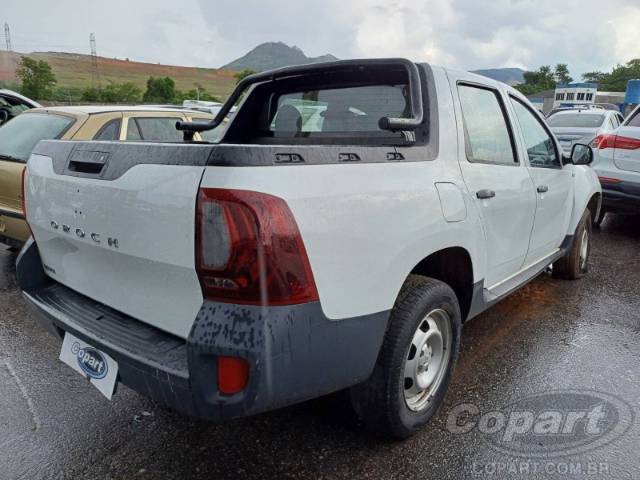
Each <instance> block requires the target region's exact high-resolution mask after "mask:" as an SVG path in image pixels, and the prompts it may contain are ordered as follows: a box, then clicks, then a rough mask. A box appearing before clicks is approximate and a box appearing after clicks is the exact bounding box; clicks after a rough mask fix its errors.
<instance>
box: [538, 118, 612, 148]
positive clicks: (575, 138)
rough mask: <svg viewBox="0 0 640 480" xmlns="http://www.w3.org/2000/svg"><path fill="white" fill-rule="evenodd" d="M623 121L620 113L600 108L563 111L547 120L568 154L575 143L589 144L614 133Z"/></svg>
mask: <svg viewBox="0 0 640 480" xmlns="http://www.w3.org/2000/svg"><path fill="white" fill-rule="evenodd" d="M623 121H624V117H623V116H622V114H621V113H620V112H615V111H613V110H605V109H598V108H589V109H570V110H561V111H558V112H556V113H554V114H553V115H551V116H550V117H549V118H547V123H548V124H549V126H550V127H551V130H552V131H553V133H555V134H556V137H558V140H559V141H560V145H561V146H562V149H563V150H564V151H565V152H567V153H569V152H570V151H571V148H572V147H573V145H574V144H575V143H584V144H588V143H589V142H591V140H593V139H594V138H595V137H597V136H598V135H602V134H607V133H611V132H613V131H614V130H615V129H617V128H618V127H619V126H620V124H621V123H622V122H623Z"/></svg>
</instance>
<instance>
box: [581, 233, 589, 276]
mask: <svg viewBox="0 0 640 480" xmlns="http://www.w3.org/2000/svg"><path fill="white" fill-rule="evenodd" d="M588 260H589V229H588V228H586V227H585V229H584V231H583V232H582V243H581V244H580V270H582V271H583V272H584V271H585V270H586V269H587V261H588Z"/></svg>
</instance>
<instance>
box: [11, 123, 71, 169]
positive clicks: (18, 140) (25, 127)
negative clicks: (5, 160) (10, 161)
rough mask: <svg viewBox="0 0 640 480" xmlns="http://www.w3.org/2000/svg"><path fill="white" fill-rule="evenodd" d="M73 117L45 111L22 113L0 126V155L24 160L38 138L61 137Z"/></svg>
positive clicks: (27, 157) (50, 138)
mask: <svg viewBox="0 0 640 480" xmlns="http://www.w3.org/2000/svg"><path fill="white" fill-rule="evenodd" d="M74 122H75V120H74V119H72V118H69V117H63V116H62V115H54V114H47V113H24V114H22V115H19V116H17V117H16V118H14V119H13V120H11V121H9V122H7V123H6V124H4V125H3V126H2V127H0V157H2V156H7V157H12V158H15V159H17V160H20V161H22V162H26V161H27V160H28V159H29V155H31V150H33V147H35V146H36V144H37V143H38V142H39V141H40V140H52V139H56V138H60V137H62V135H64V132H66V131H67V129H68V128H69V127H70V126H71V125H72V124H73V123H74Z"/></svg>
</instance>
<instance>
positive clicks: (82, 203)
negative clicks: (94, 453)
mask: <svg viewBox="0 0 640 480" xmlns="http://www.w3.org/2000/svg"><path fill="white" fill-rule="evenodd" d="M236 104H237V105H238V106H239V108H238V110H237V111H236V113H235V115H234V117H233V119H232V120H231V122H230V123H229V125H228V127H227V129H226V130H225V133H224V137H223V138H222V140H221V142H220V143H219V144H216V145H213V144H208V143H205V142H189V143H182V144H178V143H175V144H171V143H148V142H136V143H126V144H125V143H121V142H67V141H43V142H41V143H39V144H38V146H37V147H36V148H35V150H34V152H33V154H32V155H31V158H30V159H29V162H28V165H27V169H26V174H25V179H24V190H25V195H24V196H25V205H24V208H25V210H26V218H27V220H28V223H29V226H30V228H31V231H32V233H33V237H32V239H30V240H29V242H28V243H27V244H26V246H25V248H24V249H23V250H22V252H21V254H20V256H19V259H18V262H17V273H18V279H19V282H20V285H21V288H22V290H23V292H24V296H25V298H26V300H27V302H28V303H29V304H30V305H31V306H32V307H33V309H34V311H35V313H36V314H37V316H38V318H39V319H40V320H41V322H42V324H43V325H44V326H45V328H46V329H47V330H48V331H50V332H51V333H52V334H54V335H55V336H57V337H58V338H60V339H61V340H62V351H61V354H60V358H61V359H62V360H63V361H65V362H66V363H68V364H69V365H70V366H72V367H73V368H74V369H76V370H78V371H79V372H81V373H82V374H83V375H84V376H85V377H87V378H88V379H89V380H90V382H91V383H93V384H94V385H95V386H97V387H98V388H99V389H100V390H101V391H102V392H103V393H104V394H105V395H106V396H107V397H109V398H110V397H111V395H112V394H113V392H114V389H115V387H116V385H117V384H120V383H122V384H124V385H127V386H129V387H131V388H133V389H134V390H136V391H138V392H140V393H141V394H143V395H146V396H148V397H151V398H153V399H155V400H157V401H159V402H161V403H162V404H164V405H167V406H169V407H171V408H174V409H176V410H179V411H181V412H185V413H187V414H190V415H194V416H197V417H202V418H207V419H212V420H216V421H219V420H224V419H229V418H234V417H242V416H247V415H252V414H256V413H259V412H264V411H267V410H271V409H275V408H278V407H282V406H285V405H290V404H293V403H296V402H300V401H304V400H307V399H310V398H314V397H318V396H321V395H324V394H328V393H330V392H334V391H338V390H343V389H349V392H350V396H351V398H352V400H353V404H354V407H355V409H356V411H357V413H358V414H359V415H360V416H361V417H362V419H363V421H364V422H365V424H366V425H367V426H369V427H370V428H372V429H374V430H377V431H380V432H384V433H386V434H389V435H392V436H396V437H406V436H408V435H410V434H412V433H413V432H415V431H416V430H417V429H418V428H419V427H420V426H422V425H424V424H425V423H426V422H427V421H428V420H429V419H430V418H431V417H432V416H433V415H434V413H435V412H436V411H437V409H438V407H439V405H440V404H441V403H442V401H443V398H444V396H445V393H446V390H447V386H448V384H449V382H450V380H451V376H452V372H453V368H454V364H455V362H456V358H457V356H458V352H459V346H460V337H461V333H462V331H461V327H462V324H463V323H464V322H465V321H468V320H469V319H471V318H473V317H475V316H477V315H478V314H479V313H481V312H482V311H484V310H485V309H486V308H488V307H490V306H491V305H493V304H495V303H496V302H498V301H499V300H501V299H502V298H504V297H505V296H506V295H508V294H509V293H511V292H513V291H514V290H516V289H517V288H519V287H521V286H522V285H524V284H525V283H527V282H528V281H530V280H531V279H533V278H535V277H536V276H537V275H538V274H540V273H541V272H543V271H545V270H546V269H548V268H549V266H550V265H552V269H553V275H554V276H556V277H561V278H567V279H577V278H580V277H581V276H582V275H584V274H585V273H586V272H587V270H588V257H589V251H590V245H591V224H592V222H591V218H592V216H596V215H597V213H598V210H599V208H600V202H601V198H600V197H601V190H600V185H599V183H598V179H597V177H596V176H595V174H594V173H593V172H592V171H591V170H590V169H589V168H588V167H587V166H586V165H587V164H589V163H590V162H591V160H592V155H593V153H592V151H591V149H590V148H589V147H587V146H584V145H576V146H574V147H573V151H572V155H571V157H566V156H563V153H562V150H561V148H560V145H559V144H558V141H557V140H556V138H555V137H554V136H553V134H552V133H551V132H550V131H549V129H548V127H547V126H546V124H545V122H544V119H543V118H542V117H541V115H540V114H539V113H538V112H537V111H536V110H535V109H534V108H532V107H531V105H530V104H529V102H528V101H527V100H526V99H525V97H523V96H522V95H521V94H519V93H518V92H517V91H515V90H514V89H512V88H510V87H508V86H507V85H504V84H502V83H498V82H495V81H493V80H490V79H487V78H484V77H480V76H477V75H473V74H470V73H465V72H456V71H452V70H446V69H443V68H439V67H434V66H430V65H427V64H416V63H412V62H410V61H407V60H403V59H377V60H350V61H339V62H333V63H326V64H318V65H308V66H302V67H290V68H284V69H279V70H275V71H270V72H266V73H261V74H256V75H253V76H251V77H248V78H246V79H244V80H243V81H242V82H240V83H239V85H238V87H237V89H236V91H235V92H234V93H233V94H232V96H231V98H230V99H229V101H228V102H227V103H226V104H225V105H224V107H223V108H222V110H221V111H220V112H219V113H218V115H217V116H216V118H215V119H214V120H213V121H211V122H208V123H206V122H200V123H197V122H180V123H179V124H178V125H177V128H179V129H180V130H182V131H183V132H184V135H185V137H186V139H187V140H189V139H190V138H192V135H193V134H194V132H202V131H205V130H209V129H212V128H214V127H216V126H217V125H219V124H220V123H221V122H222V121H223V119H224V118H225V117H226V114H227V113H228V112H229V111H230V110H231V108H232V107H233V106H234V105H236Z"/></svg>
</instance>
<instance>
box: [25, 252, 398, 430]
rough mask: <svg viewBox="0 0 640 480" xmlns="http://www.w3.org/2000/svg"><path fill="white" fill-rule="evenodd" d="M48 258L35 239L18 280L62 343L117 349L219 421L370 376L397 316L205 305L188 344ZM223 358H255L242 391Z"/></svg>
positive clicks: (131, 379)
mask: <svg viewBox="0 0 640 480" xmlns="http://www.w3.org/2000/svg"><path fill="white" fill-rule="evenodd" d="M39 262H40V260H39V254H38V252H37V247H36V245H35V243H33V241H31V240H30V241H29V242H28V243H27V245H26V246H25V248H24V249H23V251H22V253H21V254H20V257H19V258H18V265H17V267H18V281H19V282H20V285H21V287H22V288H23V293H24V296H25V298H26V300H27V302H28V304H29V305H30V306H31V308H32V310H33V312H34V313H35V315H36V317H37V318H38V320H39V321H40V323H41V324H42V325H43V326H44V328H45V329H46V330H48V331H49V332H51V333H52V334H53V335H55V336H56V337H58V338H59V339H62V338H63V336H64V333H65V332H69V333H71V334H73V335H75V336H77V337H78V338H80V339H82V340H84V341H85V342H87V343H89V344H90V345H92V346H94V347H95V348H98V349H100V350H102V351H104V352H105V353H107V354H109V355H110V356H111V357H113V358H114V359H115V360H116V361H117V362H118V366H119V368H118V381H119V382H121V383H123V384H124V385H127V386H128V387H130V388H132V389H134V390H136V391H137V392H139V393H141V394H143V395H145V396H147V397H150V398H152V399H154V400H156V401H158V402H159V403H162V404H163V405H166V406H168V407H170V408H173V409H175V410H178V411H180V412H182V413H185V414H188V415H192V416H196V417H200V418H205V419H210V420H224V419H229V418H235V417H242V416H247V415H253V414H256V413H260V412H263V411H267V410H272V409H275V408H278V407H282V406H285V405H290V404H293V403H296V402H300V401H303V400H307V399H310V398H314V397H318V396H321V395H324V394H327V393H330V392H333V391H336V390H340V389H343V388H346V387H349V386H352V385H355V384H357V383H359V382H361V381H363V380H365V379H366V378H367V377H368V376H369V375H370V374H371V372H372V370H373V367H374V365H375V362H376V359H377V355H378V351H379V349H380V346H381V344H382V339H383V336H384V332H385V329H386V324H387V319H388V316H389V312H381V313H377V314H373V315H367V316H362V317H357V318H352V319H346V320H338V321H333V320H329V319H328V318H326V317H325V316H324V314H323V312H322V308H321V306H320V304H319V303H318V302H314V303H308V304H301V305H292V306H283V307H266V308H261V307H255V306H239V305H231V304H223V303H214V302H208V301H205V302H204V303H203V305H202V307H201V309H200V311H199V313H198V315H197V317H196V319H195V320H193V328H192V329H191V333H190V334H189V337H188V338H187V339H186V340H184V339H180V338H178V337H176V336H173V335H171V334H168V333H166V332H163V331H161V330H159V329H157V328H155V327H152V326H150V325H147V324H144V323H142V322H140V321H138V320H136V319H134V318H131V317H128V316H126V315H124V314H122V313H120V312H117V311H115V310H113V309H112V308H109V307H107V306H105V305H102V304H99V303H97V302H95V301H93V300H91V299H90V298H87V297H85V296H83V295H81V294H79V293H77V292H75V291H73V290H71V289H69V288H67V287H65V286H63V285H61V284H59V283H56V282H54V281H53V280H51V279H49V278H48V277H46V275H45V274H44V272H43V271H42V267H41V264H40V263H39ZM38 266H39V271H38V268H37V267H38ZM185 320H186V321H192V320H191V319H185ZM220 355H229V356H236V357H242V358H245V359H246V360H248V361H249V364H250V373H249V383H248V385H247V387H246V388H245V389H244V390H243V391H242V392H241V393H237V394H234V395H223V394H221V393H220V392H219V391H218V389H217V364H216V359H217V357H218V356H220Z"/></svg>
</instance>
